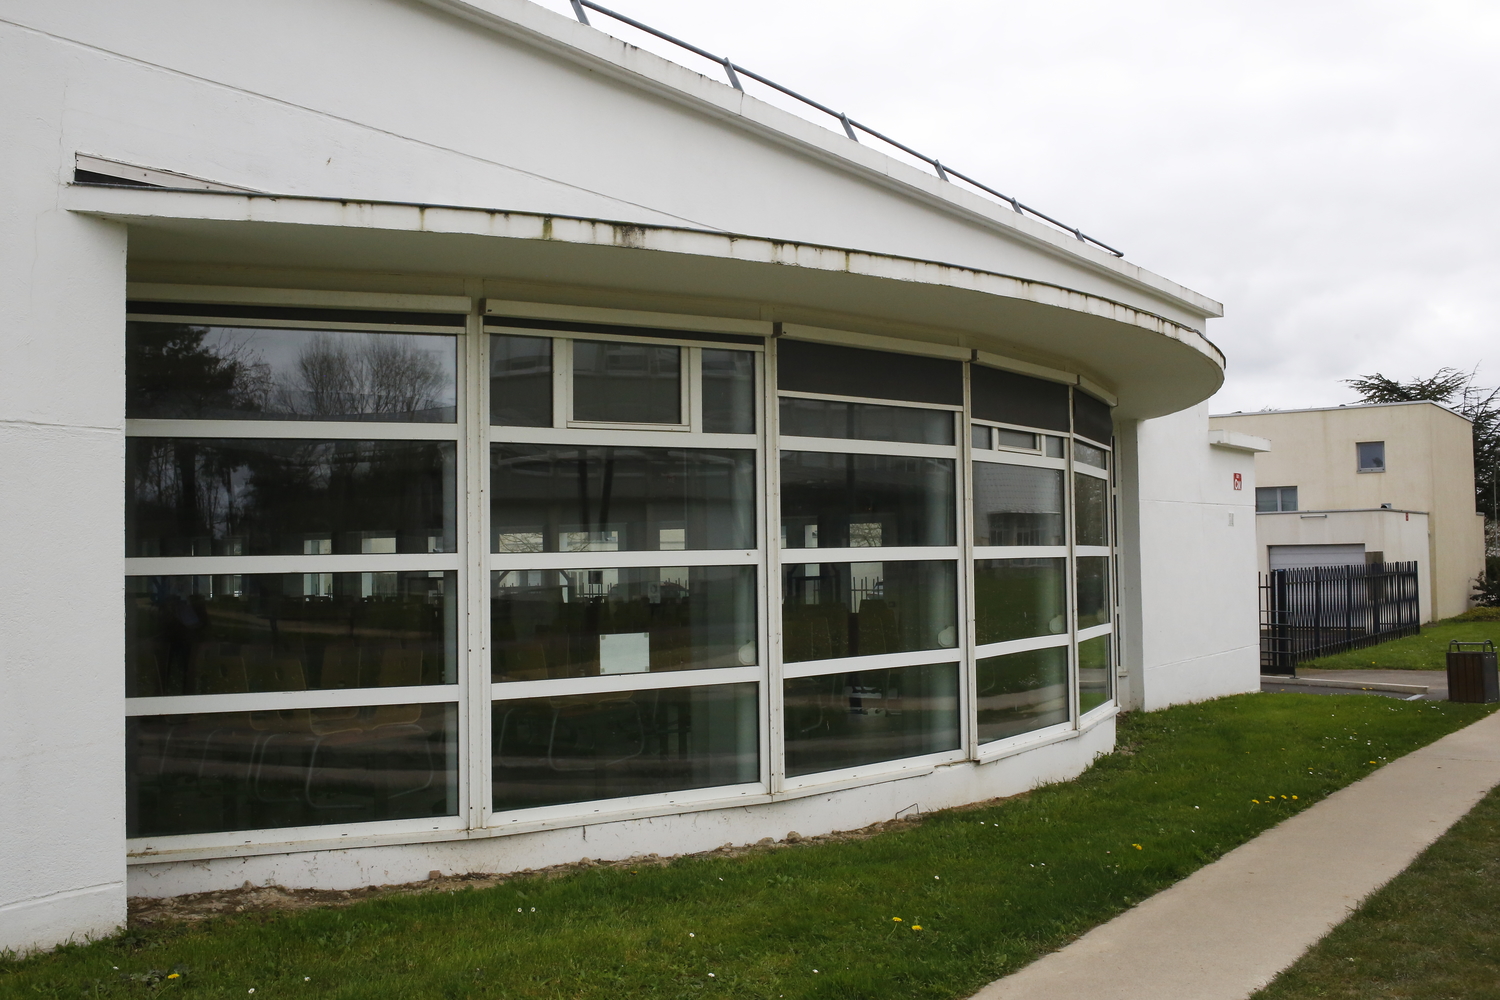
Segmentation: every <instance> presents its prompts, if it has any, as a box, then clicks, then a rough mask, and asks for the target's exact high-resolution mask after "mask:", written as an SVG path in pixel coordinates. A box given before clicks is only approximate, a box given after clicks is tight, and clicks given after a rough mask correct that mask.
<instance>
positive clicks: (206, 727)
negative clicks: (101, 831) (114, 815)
mask: <svg viewBox="0 0 1500 1000" xmlns="http://www.w3.org/2000/svg"><path fill="white" fill-rule="evenodd" d="M457 739H458V706H457V705H453V704H446V705H367V706H359V705H357V704H356V705H354V706H351V707H348V708H314V709H289V710H285V711H279V712H274V711H258V712H205V713H198V714H192V715H158V716H140V717H134V718H130V719H127V720H126V725H125V774H126V803H127V805H126V814H125V816H126V819H125V827H126V835H127V836H130V837H156V836H168V835H175V834H188V833H216V832H222V831H229V830H264V829H270V828H273V827H286V826H323V825H326V824H329V823H360V822H369V821H372V820H394V819H418V818H429V817H434V816H455V815H457V814H458V759H459V754H458V746H457Z"/></svg>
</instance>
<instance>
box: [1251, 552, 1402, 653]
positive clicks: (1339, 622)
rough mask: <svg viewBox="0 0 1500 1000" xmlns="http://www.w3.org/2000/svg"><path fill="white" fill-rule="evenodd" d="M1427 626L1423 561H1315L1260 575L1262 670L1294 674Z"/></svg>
mask: <svg viewBox="0 0 1500 1000" xmlns="http://www.w3.org/2000/svg"><path fill="white" fill-rule="evenodd" d="M1421 625H1422V619H1421V612H1420V610H1419V606H1418V603H1417V564H1416V563H1414V562H1404V563H1371V564H1369V565H1366V566H1310V567H1307V568H1306V569H1277V570H1272V571H1271V572H1270V573H1269V574H1266V575H1264V576H1262V577H1261V578H1260V669H1261V673H1265V674H1292V673H1295V672H1296V668H1297V664H1299V663H1303V662H1305V661H1307V660H1312V659H1316V658H1317V657H1319V656H1327V655H1329V654H1331V653H1342V652H1345V651H1346V650H1350V649H1360V648H1361V647H1364V646H1373V645H1375V643H1377V642H1384V641H1385V640H1387V639H1395V638H1398V637H1400V636H1403V635H1416V634H1417V632H1418V631H1419V630H1420V628H1421Z"/></svg>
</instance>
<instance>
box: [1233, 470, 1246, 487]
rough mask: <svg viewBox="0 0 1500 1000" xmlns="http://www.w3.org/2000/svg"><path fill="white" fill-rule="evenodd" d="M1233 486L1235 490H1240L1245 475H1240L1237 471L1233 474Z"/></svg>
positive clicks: (1243, 484)
mask: <svg viewBox="0 0 1500 1000" xmlns="http://www.w3.org/2000/svg"><path fill="white" fill-rule="evenodd" d="M1234 488H1235V489H1237V490H1242V489H1244V488H1245V477H1244V476H1242V475H1240V474H1239V473H1238V472H1236V473H1235V474H1234Z"/></svg>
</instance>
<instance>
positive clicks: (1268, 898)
mask: <svg viewBox="0 0 1500 1000" xmlns="http://www.w3.org/2000/svg"><path fill="white" fill-rule="evenodd" d="M1496 784H1500V713H1497V714H1495V715H1491V716H1489V717H1488V718H1485V719H1483V720H1481V721H1479V722H1476V723H1474V724H1473V725H1471V726H1469V727H1467V728H1465V729H1462V730H1459V731H1458V732H1456V733H1452V734H1450V735H1448V736H1445V737H1443V738H1442V739H1440V740H1438V741H1437V742H1436V743H1433V744H1431V745H1430V746H1427V747H1423V748H1422V749H1421V750H1416V751H1414V752H1412V753H1409V754H1407V755H1406V756H1405V757H1401V758H1399V759H1398V760H1395V761H1392V762H1391V763H1389V764H1387V765H1386V766H1384V767H1382V768H1380V769H1379V770H1378V771H1376V772H1374V773H1373V774H1371V775H1370V776H1369V777H1367V778H1364V779H1363V780H1361V781H1357V782H1355V783H1354V784H1352V785H1350V786H1348V787H1347V788H1343V789H1341V790H1339V791H1337V792H1335V793H1334V794H1332V795H1330V796H1329V797H1328V798H1326V799H1324V800H1323V801H1322V802H1319V803H1318V804H1317V805H1315V806H1313V807H1311V808H1310V809H1306V810H1304V811H1303V812H1301V813H1299V814H1297V815H1296V816H1293V817H1292V818H1290V819H1288V820H1286V821H1285V822H1283V823H1281V824H1280V825H1278V826H1276V827H1273V828H1272V829H1270V830H1267V831H1266V832H1265V833H1263V834H1261V835H1260V836H1259V837H1256V838H1255V839H1254V840H1252V841H1250V842H1249V843H1247V844H1243V845H1241V846H1240V847H1237V848H1235V849H1234V850H1233V851H1230V852H1229V853H1228V854H1226V855H1224V857H1222V858H1220V859H1219V860H1218V861H1216V862H1214V863H1213V864H1211V865H1208V866H1206V867H1204V868H1200V869H1199V870H1198V871H1197V872H1195V873H1193V874H1192V875H1190V876H1188V877H1187V878H1185V879H1183V880H1182V881H1181V882H1179V883H1177V884H1176V885H1174V886H1172V887H1170V888H1168V889H1165V890H1163V891H1162V892H1159V893H1157V894H1156V895H1155V896H1152V897H1151V898H1150V899H1148V900H1146V901H1145V902H1143V903H1141V904H1140V905H1139V906H1136V907H1134V908H1133V909H1131V910H1128V911H1127V912H1125V913H1122V914H1121V915H1120V916H1118V917H1116V918H1115V919H1113V920H1111V921H1110V922H1109V923H1106V924H1101V925H1100V926H1098V927H1096V928H1094V929H1093V930H1091V931H1089V932H1088V933H1087V934H1085V935H1084V936H1083V937H1081V938H1079V939H1078V940H1077V941H1074V942H1073V943H1072V944H1070V945H1068V946H1067V947H1065V948H1062V949H1060V950H1059V951H1055V952H1053V953H1052V954H1050V955H1046V956H1044V957H1042V958H1040V959H1038V960H1037V961H1035V962H1033V963H1032V964H1031V965H1029V966H1027V967H1026V968H1024V969H1022V970H1021V971H1019V972H1017V973H1015V974H1014V975H1010V976H1007V977H1005V978H1004V979H1000V980H996V981H995V982H993V983H991V984H990V985H988V986H986V987H985V988H984V989H982V990H980V991H979V992H978V993H976V994H975V995H974V1000H1077V998H1080V997H1088V998H1089V1000H1243V998H1244V997H1248V996H1250V995H1251V994H1252V993H1254V992H1255V991H1256V990H1258V989H1260V988H1261V987H1262V986H1264V985H1266V984H1267V983H1268V982H1270V981H1271V979H1272V978H1273V977H1274V976H1275V975H1276V974H1277V973H1278V972H1280V971H1281V970H1282V969H1285V968H1286V967H1287V966H1289V965H1291V964H1292V963H1293V962H1295V961H1296V960H1297V959H1298V958H1299V957H1301V955H1302V953H1303V952H1304V951H1306V950H1307V949H1308V948H1309V947H1310V946H1312V945H1313V944H1314V943H1315V942H1316V941H1317V940H1318V939H1319V938H1321V937H1322V936H1323V935H1324V934H1326V933H1327V932H1328V931H1329V930H1330V929H1332V928H1333V927H1334V925H1336V924H1338V923H1340V922H1341V921H1343V919H1344V918H1345V917H1346V916H1348V914H1349V911H1350V910H1352V909H1353V908H1354V907H1355V906H1356V905H1358V903H1359V902H1360V900H1362V899H1364V898H1365V897H1366V896H1368V895H1369V894H1370V893H1371V892H1373V891H1374V890H1376V889H1378V888H1380V886H1382V885H1384V884H1385V883H1386V882H1388V881H1390V880H1391V879H1392V878H1393V877H1395V876H1396V875H1397V874H1399V873H1400V872H1401V871H1402V870H1403V869H1405V868H1406V866H1407V865H1409V864H1411V862H1412V861H1413V860H1415V858H1416V856H1417V855H1418V854H1420V853H1422V851H1423V850H1425V849H1426V848H1427V846H1428V845H1429V844H1431V843H1432V842H1433V841H1434V840H1436V839H1437V838H1438V837H1440V836H1442V834H1443V833H1445V832H1446V831H1447V830H1448V828H1449V827H1450V826H1452V825H1453V824H1454V823H1455V822H1456V821H1457V820H1458V819H1459V818H1460V817H1462V816H1463V815H1464V814H1465V813H1467V812H1468V811H1469V810H1470V809H1471V808H1473V806H1474V805H1475V803H1477V802H1478V801H1479V800H1480V799H1481V798H1483V797H1484V794H1485V793H1486V792H1488V791H1489V790H1490V789H1491V788H1492V787H1494V786H1495V785H1496Z"/></svg>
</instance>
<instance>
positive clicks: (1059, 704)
mask: <svg viewBox="0 0 1500 1000" xmlns="http://www.w3.org/2000/svg"><path fill="white" fill-rule="evenodd" d="M977 681H978V689H977V694H978V706H979V742H981V743H989V742H992V741H994V740H1003V739H1005V738H1006V737H1008V736H1019V735H1020V734H1022V733H1029V732H1032V731H1033V730H1037V729H1045V728H1046V727H1047V726H1055V725H1057V724H1058V723H1060V722H1067V721H1068V647H1066V646H1052V647H1050V648H1048V649H1032V650H1027V651H1026V652H1024V653H1010V654H1009V655H1006V656H986V657H984V658H982V659H980V661H979V663H978V678H977Z"/></svg>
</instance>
